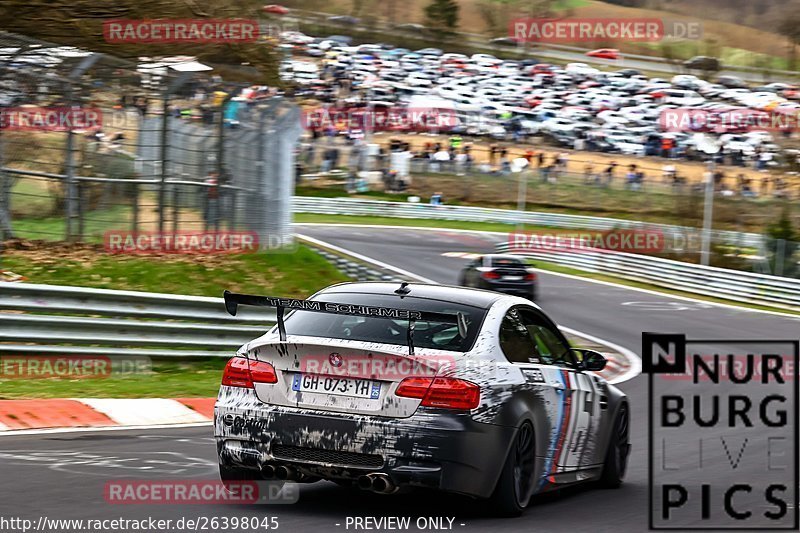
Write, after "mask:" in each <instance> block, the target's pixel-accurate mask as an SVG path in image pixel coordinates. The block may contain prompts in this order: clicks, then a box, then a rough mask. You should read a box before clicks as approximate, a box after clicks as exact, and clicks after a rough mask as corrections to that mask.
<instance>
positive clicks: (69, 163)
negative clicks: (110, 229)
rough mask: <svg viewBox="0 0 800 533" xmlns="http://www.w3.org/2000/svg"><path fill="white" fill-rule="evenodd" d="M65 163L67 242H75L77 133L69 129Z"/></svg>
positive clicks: (69, 100) (69, 93)
mask: <svg viewBox="0 0 800 533" xmlns="http://www.w3.org/2000/svg"><path fill="white" fill-rule="evenodd" d="M72 105H73V100H72V84H71V83H69V82H68V84H67V106H68V107H71V106H72ZM64 156H65V158H66V159H65V161H64V170H65V172H64V174H65V175H66V183H67V185H66V187H67V190H66V194H65V198H64V201H65V204H64V207H65V212H66V217H67V219H66V237H65V238H66V240H67V241H70V242H71V241H74V240H75V230H76V227H75V222H76V219H77V218H78V217H79V215H78V206H77V202H78V190H77V188H78V187H77V183H76V182H75V133H74V132H73V131H72V128H68V129H67V148H66V153H65V154H64Z"/></svg>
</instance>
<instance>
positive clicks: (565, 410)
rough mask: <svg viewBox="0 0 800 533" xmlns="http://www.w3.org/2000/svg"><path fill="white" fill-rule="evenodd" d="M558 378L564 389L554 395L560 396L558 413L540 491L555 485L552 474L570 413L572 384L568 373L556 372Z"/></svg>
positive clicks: (562, 443) (565, 436)
mask: <svg viewBox="0 0 800 533" xmlns="http://www.w3.org/2000/svg"><path fill="white" fill-rule="evenodd" d="M558 378H559V381H560V382H561V384H562V385H563V386H564V388H563V389H561V390H556V393H557V394H559V395H560V396H561V401H560V402H559V405H558V411H557V412H556V418H557V419H558V423H556V424H555V426H553V432H552V433H551V435H550V446H549V449H548V450H547V457H546V458H545V464H544V469H543V472H544V474H543V475H542V479H541V480H540V482H539V490H542V489H543V488H544V487H545V486H546V485H547V483H555V479H554V478H553V474H555V473H556V472H557V471H558V461H559V460H560V459H561V454H562V450H563V448H564V441H565V440H566V438H567V430H568V429H569V420H570V413H571V411H572V395H571V394H570V391H571V390H572V384H571V382H570V378H569V372H568V371H566V370H560V371H559V372H558Z"/></svg>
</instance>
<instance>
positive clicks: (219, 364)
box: [0, 358, 226, 400]
mask: <svg viewBox="0 0 800 533" xmlns="http://www.w3.org/2000/svg"><path fill="white" fill-rule="evenodd" d="M225 363H226V359H224V358H214V359H212V358H208V359H193V360H180V361H175V360H174V359H167V358H161V359H153V361H152V367H151V369H150V371H148V372H143V373H138V374H119V375H115V374H112V375H110V376H108V377H102V378H101V377H95V378H81V379H67V378H45V379H2V375H0V399H3V400H15V399H30V398H195V397H201V398H209V397H213V396H216V395H217V391H218V390H219V384H220V380H221V379H222V370H223V368H224V367H225Z"/></svg>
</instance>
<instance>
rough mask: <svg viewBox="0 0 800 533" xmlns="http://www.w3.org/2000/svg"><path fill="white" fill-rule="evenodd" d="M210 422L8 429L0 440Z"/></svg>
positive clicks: (184, 426)
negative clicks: (49, 434) (23, 436)
mask: <svg viewBox="0 0 800 533" xmlns="http://www.w3.org/2000/svg"><path fill="white" fill-rule="evenodd" d="M211 425H212V421H211V420H209V421H208V422H190V423H187V424H151V425H146V426H98V427H79V428H40V429H9V430H6V431H0V438H3V437H13V436H16V435H41V434H47V433H85V432H87V431H131V430H140V429H141V430H150V429H173V428H194V427H206V426H211Z"/></svg>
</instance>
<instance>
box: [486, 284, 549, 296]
mask: <svg viewBox="0 0 800 533" xmlns="http://www.w3.org/2000/svg"><path fill="white" fill-rule="evenodd" d="M481 288H482V289H488V290H490V291H497V292H502V293H503V294H513V295H515V296H524V297H526V298H527V297H530V296H532V295H534V294H536V282H535V281H534V282H525V283H517V282H504V281H492V282H485V284H484V286H483V287H481Z"/></svg>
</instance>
